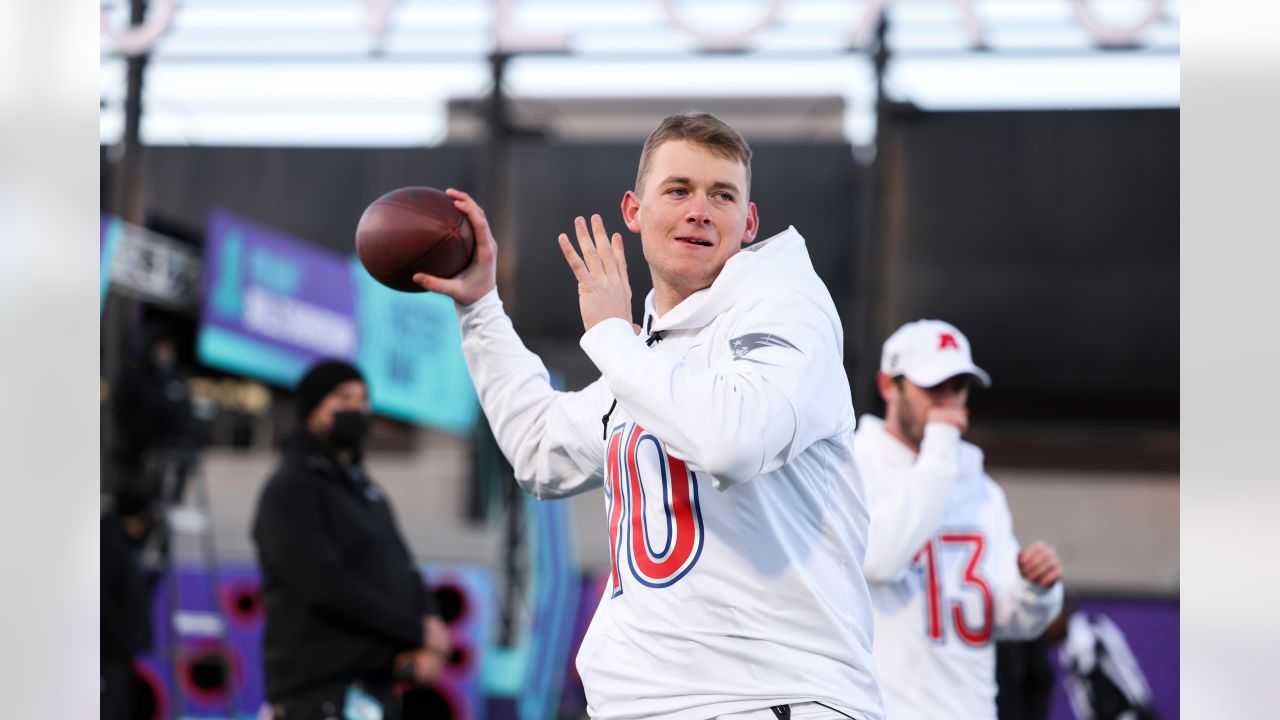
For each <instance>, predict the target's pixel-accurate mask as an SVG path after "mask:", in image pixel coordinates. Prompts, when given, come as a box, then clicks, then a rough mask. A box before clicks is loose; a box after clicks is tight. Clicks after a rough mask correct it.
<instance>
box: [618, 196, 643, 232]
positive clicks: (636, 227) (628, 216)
mask: <svg viewBox="0 0 1280 720" xmlns="http://www.w3.org/2000/svg"><path fill="white" fill-rule="evenodd" d="M622 222H624V223H626V224H627V229H628V230H630V231H631V232H633V233H635V234H637V235H639V234H640V196H639V195H636V193H635V191H634V190H628V191H627V192H626V193H624V194H623V196H622Z"/></svg>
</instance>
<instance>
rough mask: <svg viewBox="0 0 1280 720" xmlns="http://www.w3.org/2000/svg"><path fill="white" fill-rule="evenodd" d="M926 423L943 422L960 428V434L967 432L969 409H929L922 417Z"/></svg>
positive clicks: (954, 407)
mask: <svg viewBox="0 0 1280 720" xmlns="http://www.w3.org/2000/svg"><path fill="white" fill-rule="evenodd" d="M924 421H925V422H926V423H931V422H943V423H947V424H948V425H955V426H956V427H958V428H960V434H961V435H963V434H964V433H966V432H968V430H969V409H968V408H966V407H961V406H955V405H951V406H946V407H931V408H929V410H928V412H926V413H925V415H924Z"/></svg>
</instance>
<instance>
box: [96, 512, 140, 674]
mask: <svg viewBox="0 0 1280 720" xmlns="http://www.w3.org/2000/svg"><path fill="white" fill-rule="evenodd" d="M100 522H101V530H102V535H101V537H102V544H101V553H102V555H101V566H100V571H101V581H102V589H101V593H100V594H99V596H98V600H99V608H100V612H101V619H100V622H99V629H100V633H101V645H100V647H99V651H100V653H101V655H100V659H101V661H102V662H103V663H104V664H105V663H107V662H127V661H130V660H132V659H133V658H134V656H136V655H140V654H142V653H144V652H146V651H147V650H149V649H150V648H151V592H150V589H149V588H148V586H147V579H146V575H145V573H144V572H143V570H142V563H141V560H140V558H139V557H138V548H137V547H136V545H135V544H134V543H133V542H132V541H131V540H130V539H129V537H128V536H127V535H125V532H124V528H123V527H122V525H121V520H120V518H119V516H117V515H116V514H114V513H108V514H104V515H103V516H102V518H101V521H100Z"/></svg>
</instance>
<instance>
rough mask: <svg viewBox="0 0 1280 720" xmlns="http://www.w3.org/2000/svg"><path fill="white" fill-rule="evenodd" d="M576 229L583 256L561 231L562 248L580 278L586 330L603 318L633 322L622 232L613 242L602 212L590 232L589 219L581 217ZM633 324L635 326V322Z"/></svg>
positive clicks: (583, 321) (595, 217)
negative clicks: (605, 227)
mask: <svg viewBox="0 0 1280 720" xmlns="http://www.w3.org/2000/svg"><path fill="white" fill-rule="evenodd" d="M574 229H575V230H576V231H577V235H578V247H580V248H581V249H582V256H581V257H579V256H578V253H577V252H575V251H574V249H573V245H572V244H571V243H570V242H569V236H568V235H565V234H564V233H561V234H560V251H561V252H563V253H564V259H565V261H566V262H568V263H569V269H570V270H572V271H573V276H574V277H576V278H577V279H578V308H579V310H581V311H582V327H583V329H585V330H590V329H591V328H593V327H595V326H596V324H597V323H599V322H601V321H602V320H608V319H609V318H615V317H616V318H622V319H623V320H626V321H627V322H628V323H630V322H631V282H630V280H628V279H627V258H626V255H624V254H623V251H622V235H621V234H620V233H614V234H613V240H612V242H611V241H610V239H609V236H608V234H607V233H605V230H604V220H602V219H601V218H600V216H599V215H592V216H591V230H590V231H588V230H587V221H586V220H584V219H583V218H581V217H579V218H578V219H577V220H576V221H575V222H574ZM593 235H594V238H593ZM632 325H633V328H634V323H632Z"/></svg>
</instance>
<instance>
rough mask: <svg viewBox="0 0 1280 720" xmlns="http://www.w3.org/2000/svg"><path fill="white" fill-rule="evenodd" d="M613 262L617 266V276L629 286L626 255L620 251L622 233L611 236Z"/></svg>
mask: <svg viewBox="0 0 1280 720" xmlns="http://www.w3.org/2000/svg"><path fill="white" fill-rule="evenodd" d="M613 261H614V262H615V263H617V265H618V275H619V277H621V278H622V279H623V280H624V281H626V282H627V284H628V285H630V284H631V283H630V279H629V278H628V277H627V254H626V252H624V251H623V249H622V233H614V234H613Z"/></svg>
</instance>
